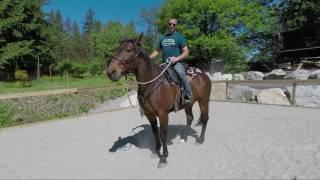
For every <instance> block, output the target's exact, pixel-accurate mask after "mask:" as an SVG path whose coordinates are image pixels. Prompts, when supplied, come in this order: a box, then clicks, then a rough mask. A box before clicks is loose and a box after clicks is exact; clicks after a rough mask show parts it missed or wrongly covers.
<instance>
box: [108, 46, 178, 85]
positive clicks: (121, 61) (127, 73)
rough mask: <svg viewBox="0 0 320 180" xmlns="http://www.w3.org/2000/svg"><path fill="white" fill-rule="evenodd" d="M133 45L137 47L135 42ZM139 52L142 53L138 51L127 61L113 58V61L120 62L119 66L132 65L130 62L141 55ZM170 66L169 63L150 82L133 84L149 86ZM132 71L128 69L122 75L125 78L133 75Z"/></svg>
mask: <svg viewBox="0 0 320 180" xmlns="http://www.w3.org/2000/svg"><path fill="white" fill-rule="evenodd" d="M134 44H135V46H136V45H137V44H136V43H135V42H134ZM141 52H142V51H141V50H138V52H137V53H136V54H135V55H134V56H132V57H131V58H129V59H127V60H124V59H119V58H117V57H113V59H114V60H115V61H118V62H120V64H121V65H127V64H130V63H132V62H133V61H134V60H135V59H136V57H138V56H139V55H140V54H141ZM171 64H172V62H171V61H170V62H169V64H168V65H167V67H165V68H164V69H163V70H162V72H161V73H160V74H159V75H158V76H157V77H155V78H153V79H152V80H150V81H146V82H139V81H134V82H135V83H137V84H140V85H147V84H150V83H152V82H154V81H155V80H157V79H159V78H160V77H161V76H162V75H163V73H164V72H165V71H166V70H167V69H168V68H169V66H170V65H171ZM133 71H134V70H133V69H129V70H128V71H127V72H126V73H125V74H124V75H125V76H126V77H127V76H128V75H133Z"/></svg>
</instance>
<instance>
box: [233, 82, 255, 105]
mask: <svg viewBox="0 0 320 180" xmlns="http://www.w3.org/2000/svg"><path fill="white" fill-rule="evenodd" d="M257 92H258V90H256V89H253V88H250V87H248V86H239V85H236V86H234V87H233V88H231V89H230V92H229V99H230V100H240V101H256V95H257Z"/></svg>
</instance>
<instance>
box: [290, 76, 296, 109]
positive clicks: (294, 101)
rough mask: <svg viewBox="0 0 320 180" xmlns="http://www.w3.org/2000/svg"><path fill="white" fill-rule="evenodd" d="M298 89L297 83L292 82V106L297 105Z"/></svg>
mask: <svg viewBox="0 0 320 180" xmlns="http://www.w3.org/2000/svg"><path fill="white" fill-rule="evenodd" d="M296 87H297V81H296V80H295V79H294V80H293V81H292V97H291V102H292V106H295V105H296Z"/></svg>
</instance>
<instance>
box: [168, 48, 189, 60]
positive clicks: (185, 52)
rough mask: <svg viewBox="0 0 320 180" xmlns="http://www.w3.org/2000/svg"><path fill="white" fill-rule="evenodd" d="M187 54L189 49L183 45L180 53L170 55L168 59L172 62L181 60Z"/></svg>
mask: <svg viewBox="0 0 320 180" xmlns="http://www.w3.org/2000/svg"><path fill="white" fill-rule="evenodd" d="M188 56H189V49H188V47H187V46H185V47H184V48H182V53H181V55H180V56H177V57H170V61H173V62H177V61H182V60H184V59H185V58H186V57H188Z"/></svg>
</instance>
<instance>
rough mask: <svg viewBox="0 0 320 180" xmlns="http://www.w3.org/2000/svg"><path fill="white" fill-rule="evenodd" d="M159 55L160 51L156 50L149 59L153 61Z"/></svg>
mask: <svg viewBox="0 0 320 180" xmlns="http://www.w3.org/2000/svg"><path fill="white" fill-rule="evenodd" d="M159 54H160V52H159V50H157V49H156V50H154V51H153V52H152V53H151V54H150V55H149V57H150V59H153V58H155V57H156V56H158V55H159Z"/></svg>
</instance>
